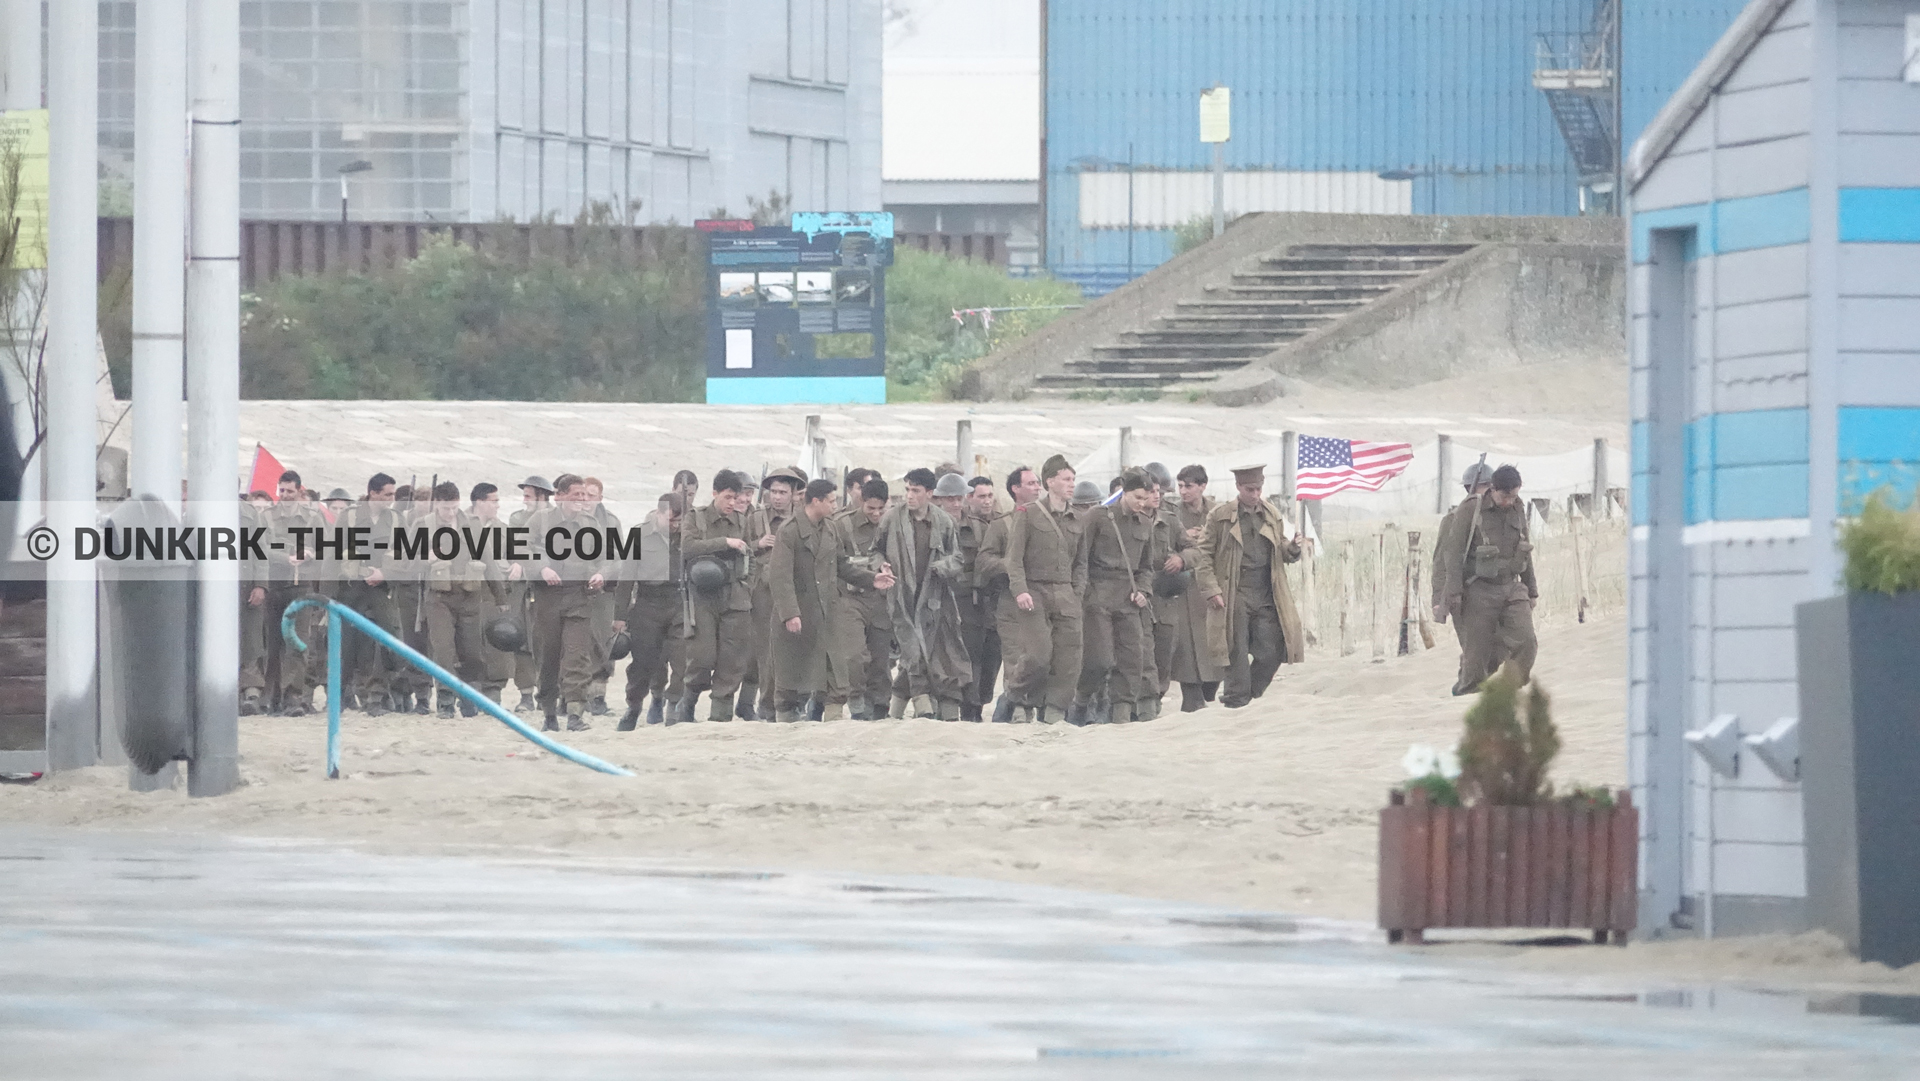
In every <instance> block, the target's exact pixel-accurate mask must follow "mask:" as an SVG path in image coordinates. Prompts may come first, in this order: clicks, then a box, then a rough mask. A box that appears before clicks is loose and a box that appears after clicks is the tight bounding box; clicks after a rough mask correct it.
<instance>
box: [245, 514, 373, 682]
mask: <svg viewBox="0 0 1920 1081" xmlns="http://www.w3.org/2000/svg"><path fill="white" fill-rule="evenodd" d="M265 524H266V522H265V521H264V519H263V518H262V516H261V513H260V510H259V508H257V507H255V506H254V505H253V504H251V503H248V502H247V501H246V500H244V499H243V500H241V501H240V528H241V529H243V530H244V529H257V528H259V527H261V526H263V525H265ZM268 584H269V583H268V581H267V567H266V564H264V563H262V562H261V561H259V560H255V559H248V560H247V561H246V563H245V564H244V565H242V567H241V569H240V683H239V686H240V703H241V710H242V711H243V712H245V713H248V714H253V713H259V712H261V711H264V710H266V709H268V708H269V707H270V706H271V705H272V701H271V699H270V697H269V696H268V694H267V630H266V627H267V597H266V594H267V586H268ZM255 589H258V590H260V593H261V597H260V603H259V604H255V603H253V591H254V590H255ZM274 633H275V634H276V635H278V634H279V633H280V629H279V628H278V627H275V628H274ZM349 640H351V639H349Z"/></svg>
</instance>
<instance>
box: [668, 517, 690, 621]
mask: <svg viewBox="0 0 1920 1081" xmlns="http://www.w3.org/2000/svg"><path fill="white" fill-rule="evenodd" d="M693 513H694V511H693V508H692V507H687V508H684V509H683V510H682V511H681V512H680V524H679V526H677V527H676V526H673V525H671V524H669V525H668V526H667V528H668V530H670V531H671V530H673V529H675V528H677V529H679V531H680V534H679V537H678V538H675V537H674V536H673V534H672V533H671V532H669V533H668V535H667V554H668V556H669V558H676V559H677V567H676V570H677V577H678V578H679V585H680V637H682V638H692V637H693V634H694V629H693V589H692V583H690V582H688V581H687V556H686V540H687V522H688V521H689V520H690V519H691V518H692V516H693ZM676 539H677V540H678V541H679V546H678V551H676V550H675V540H676Z"/></svg>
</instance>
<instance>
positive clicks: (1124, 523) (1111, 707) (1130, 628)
mask: <svg viewBox="0 0 1920 1081" xmlns="http://www.w3.org/2000/svg"><path fill="white" fill-rule="evenodd" d="M1120 492H1121V495H1120V500H1119V502H1118V503H1116V504H1114V505H1111V506H1099V507H1094V508H1093V509H1092V510H1090V511H1088V512H1087V515H1086V518H1085V532H1084V534H1083V540H1082V545H1083V548H1084V555H1083V557H1082V558H1083V559H1084V560H1085V562H1086V568H1087V570H1086V573H1087V588H1086V595H1085V597H1086V599H1085V602H1084V609H1085V613H1086V615H1085V624H1084V625H1085V640H1086V648H1085V662H1084V664H1083V665H1082V668H1081V672H1080V682H1079V690H1078V693H1077V694H1076V695H1075V698H1074V702H1073V705H1072V707H1071V708H1070V709H1069V710H1068V712H1067V723H1069V724H1078V725H1084V724H1102V723H1107V722H1113V723H1125V722H1127V721H1134V720H1142V721H1144V720H1151V719H1152V718H1153V717H1154V716H1155V715H1156V714H1157V712H1158V711H1157V709H1156V708H1155V707H1156V706H1157V704H1158V702H1159V690H1160V688H1159V676H1158V674H1157V673H1156V672H1155V671H1154V669H1153V668H1152V666H1151V665H1150V664H1149V663H1148V659H1147V658H1148V655H1149V653H1150V651H1151V649H1152V643H1151V640H1150V639H1149V638H1148V637H1147V635H1149V634H1150V633H1151V631H1150V628H1151V623H1149V622H1148V621H1147V620H1146V619H1143V618H1142V616H1143V615H1146V614H1148V613H1149V611H1150V609H1151V606H1152V603H1153V602H1152V590H1153V580H1154V576H1155V575H1156V574H1158V573H1160V572H1162V571H1164V572H1167V573H1178V572H1179V571H1182V570H1184V569H1186V565H1187V558H1186V553H1187V550H1188V549H1189V548H1191V547H1192V545H1191V543H1190V542H1189V541H1188V540H1187V538H1186V535H1185V534H1184V533H1181V532H1179V531H1177V530H1175V529H1174V528H1173V527H1172V526H1171V525H1169V524H1168V523H1167V522H1166V521H1165V520H1163V519H1162V518H1161V517H1160V516H1159V514H1158V513H1156V512H1155V509H1154V507H1153V498H1152V495H1153V479H1152V478H1151V477H1150V476H1148V475H1147V473H1146V471H1145V470H1140V469H1129V470H1127V471H1126V472H1124V473H1122V474H1121V475H1120Z"/></svg>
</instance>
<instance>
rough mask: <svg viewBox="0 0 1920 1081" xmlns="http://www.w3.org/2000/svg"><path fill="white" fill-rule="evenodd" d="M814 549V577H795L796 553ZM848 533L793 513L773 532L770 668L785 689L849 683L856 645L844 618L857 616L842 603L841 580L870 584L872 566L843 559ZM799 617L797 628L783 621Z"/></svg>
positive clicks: (841, 688)
mask: <svg viewBox="0 0 1920 1081" xmlns="http://www.w3.org/2000/svg"><path fill="white" fill-rule="evenodd" d="M801 548H805V549H806V550H807V551H808V552H810V553H812V555H813V580H812V581H811V582H797V581H795V580H794V553H795V552H796V551H797V550H799V549H801ZM848 554H849V552H848V549H847V538H846V534H845V533H843V532H842V531H841V530H840V528H839V527H838V526H837V525H835V524H834V523H833V522H832V521H822V522H820V523H819V524H817V525H816V524H814V523H813V522H812V521H810V520H809V519H808V518H807V516H806V515H805V514H799V515H795V516H794V517H793V518H792V519H790V520H788V522H787V523H786V524H785V525H783V526H781V527H780V532H778V533H776V534H774V542H773V554H772V555H771V556H769V557H768V559H767V578H766V581H767V584H768V585H769V586H770V587H771V588H772V591H773V624H772V628H771V632H770V633H772V635H773V651H772V652H773V670H774V671H775V672H777V673H779V676H778V678H779V683H780V686H781V687H782V688H783V689H786V690H794V691H828V690H838V691H844V690H846V689H847V688H848V687H850V686H852V682H853V678H854V668H855V666H856V665H857V664H858V662H859V659H860V658H859V651H858V649H857V647H856V643H855V641H854V639H853V637H852V636H849V635H848V634H847V633H846V632H845V623H846V622H847V621H849V620H857V619H858V618H859V616H858V615H857V614H856V613H854V612H852V611H849V610H848V608H847V606H845V605H843V604H841V603H840V600H839V595H840V583H841V582H851V583H853V584H854V585H857V586H861V587H863V588H871V587H872V586H873V572H872V571H869V570H862V569H861V568H859V567H856V566H854V565H852V564H851V563H849V562H848V561H847V556H848ZM795 616H799V617H800V633H798V634H795V633H793V632H792V631H789V630H787V621H788V620H790V619H792V618H794V617H795Z"/></svg>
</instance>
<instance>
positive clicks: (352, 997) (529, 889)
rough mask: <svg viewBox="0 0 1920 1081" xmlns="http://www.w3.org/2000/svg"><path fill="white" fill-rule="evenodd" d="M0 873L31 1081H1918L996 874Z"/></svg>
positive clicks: (284, 851)
mask: <svg viewBox="0 0 1920 1081" xmlns="http://www.w3.org/2000/svg"><path fill="white" fill-rule="evenodd" d="M0 883H4V886H3V887H0V1076H4V1077H6V1078H10V1079H15V1078H17V1079H22V1081H26V1079H42V1078H57V1079H65V1078H113V1079H116V1081H141V1079H149V1078H180V1079H188V1078H191V1079H194V1081H207V1079H213V1078H276V1079H281V1078H336V1077H337V1078H383V1079H385V1078H457V1079H462V1081H468V1079H491V1078H501V1079H507V1078H511V1079H516V1081H519V1079H533V1078H540V1079H553V1078H601V1077H605V1078H621V1079H629V1078H636V1077H668V1078H702V1077H743V1078H756V1079H771V1078H827V1077H831V1078H874V1079H880V1078H887V1079H894V1078H904V1077H916V1078H918V1077H933V1078H976V1077H978V1078H986V1077H991V1078H996V1079H1001V1078H1029V1077H1034V1078H1055V1077H1064V1078H1080V1077H1097V1078H1143V1077H1155V1078H1160V1077H1166V1078H1189V1077H1207V1078H1224V1077H1234V1078H1239V1077H1247V1078H1255V1077H1257V1078H1281V1077H1292V1078H1303V1079H1305V1078H1312V1079H1316V1081H1318V1079H1328V1078H1398V1077H1406V1078H1415V1077H1417V1078H1421V1079H1423V1081H1427V1079H1439V1078H1496V1079H1509V1078H1510V1079H1515V1081H1518V1079H1521V1078H1547V1077H1551V1078H1555V1079H1581V1078H1595V1079H1599V1078H1605V1079H1608V1081H1619V1079H1623V1078H1642V1077H1645V1078H1660V1079H1662V1081H1666V1079H1672V1078H1687V1079H1695V1078H1723V1077H1724V1078H1742V1079H1763V1078H1787V1077H1796V1078H1800V1077H1822V1078H1825V1077H1846V1078H1849V1079H1854V1078H1875V1077H1912V1076H1916V1075H1920V1026H1913V1025H1906V1026H1902V1025H1896V1024H1890V1023H1887V1022H1884V1021H1874V1020H1871V1019H1862V1018H1858V1017H1840V1016H1827V1015H1821V1014H1815V1013H1809V1012H1808V1010H1807V1004H1806V1002H1805V1001H1804V1000H1800V999H1793V998H1789V997H1784V996H1744V997H1743V998H1742V1001H1743V1005H1742V1006H1741V1008H1738V1009H1721V1010H1708V1009H1703V1008H1699V1007H1702V1006H1704V1005H1705V1004H1707V1003H1708V1002H1709V1001H1713V999H1712V997H1711V996H1707V995H1703V994H1692V995H1689V994H1676V993H1675V992H1674V991H1673V990H1672V989H1661V990H1656V991H1654V992H1653V993H1651V994H1647V995H1640V994H1633V993H1628V994H1608V993H1602V992H1598V991H1595V990H1594V989H1590V988H1584V987H1580V986H1572V985H1569V983H1568V981H1566V980H1565V979H1564V978H1558V977H1556V978H1553V979H1551V980H1548V979H1545V978H1535V977H1527V976H1518V975H1513V974H1510V973H1507V972H1504V971H1501V970H1497V969H1493V968H1472V967H1450V966H1449V965H1448V964H1446V963H1445V962H1444V961H1443V960H1436V959H1435V958H1434V957H1433V956H1432V955H1430V954H1429V955H1422V954H1417V953H1412V952H1407V951H1390V950H1388V949H1387V948H1386V947H1384V946H1381V945H1378V944H1376V943H1374V942H1372V941H1371V940H1370V938H1371V936H1365V935H1364V934H1363V931H1364V929H1362V928H1357V927H1353V926H1351V925H1337V924H1330V923H1318V922H1313V921H1296V920H1289V919H1285V918H1280V917H1268V916H1257V915H1248V914H1245V913H1235V912H1229V911H1225V910H1218V909H1207V908H1199V907H1194V906H1182V905H1172V904H1161V903H1156V902H1149V901H1138V900H1133V899H1128V898H1121V897H1112V896H1102V895H1093V894H1076V893H1069V892H1065V891H1057V890H1045V889H1036V888H1026V887H1016V886H1009V885H1005V884H1001V883H992V882H979V881H963V880H952V879H938V880H935V879H899V878H880V877H866V876H840V875H828V874H774V873H766V874H749V873H740V872H709V871H701V870H697V869H689V868H686V867H676V866H671V865H667V864H663V863H655V862H642V861H597V860H583V859H568V858H564V857H555V858H552V859H547V860H528V859H516V860H498V859H494V860H486V859H460V858H440V857H433V858H427V857H391V856H368V855H364V854H359V853H353V852H348V851H343V850H338V849H329V848H324V847H318V846H313V845H304V844H273V843H263V842H257V841H252V842H249V841H230V840H224V839H216V838H205V837H200V838H196V837H182V836H179V835H165V834H146V835H141V834H106V833H81V832H75V831H31V832H29V831H9V832H8V833H6V834H4V835H0ZM1736 997H1740V996H1736ZM1746 999H1751V1000H1753V1001H1752V1002H1746V1001H1745V1000H1746ZM1756 1002H1757V1003H1758V1005H1755V1004H1754V1003H1756ZM1686 1005H1691V1006H1694V1007H1696V1008H1692V1009H1684V1008H1660V1007H1662V1006H1668V1007H1671V1006H1686Z"/></svg>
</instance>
